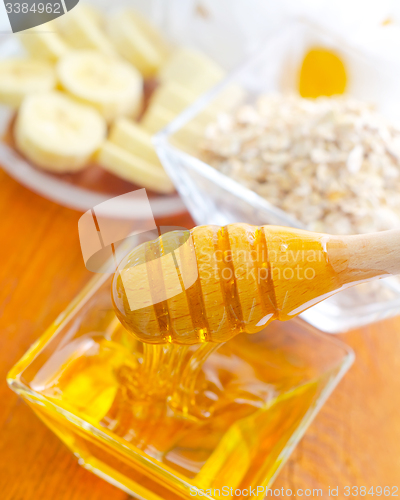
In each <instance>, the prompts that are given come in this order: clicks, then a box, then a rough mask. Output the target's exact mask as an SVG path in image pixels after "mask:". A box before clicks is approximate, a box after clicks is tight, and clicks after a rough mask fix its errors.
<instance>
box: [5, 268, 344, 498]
mask: <svg viewBox="0 0 400 500" xmlns="http://www.w3.org/2000/svg"><path fill="white" fill-rule="evenodd" d="M110 286H111V278H110V275H107V274H103V275H97V276H96V277H95V278H94V279H93V280H92V281H91V282H90V283H89V284H88V285H87V286H86V288H85V289H84V290H83V291H82V292H81V293H80V294H79V295H78V296H77V297H76V299H75V300H73V301H72V302H71V304H70V305H69V307H68V308H67V309H66V310H65V312H63V313H62V314H61V315H60V316H59V317H58V318H57V320H56V321H55V322H54V324H53V325H52V326H51V327H50V328H49V329H48V330H47V331H46V332H45V333H44V334H43V336H42V337H41V338H40V339H39V340H38V341H37V342H36V343H35V344H34V345H33V346H32V347H31V348H30V349H29V351H28V352H27V353H26V354H25V355H24V356H23V358H22V359H21V360H20V361H19V362H18V363H17V364H16V365H15V366H14V368H13V369H12V370H11V371H10V373H9V375H8V383H9V385H10V387H11V388H12V389H13V390H14V391H15V392H17V393H18V394H19V395H20V396H21V397H22V398H23V399H24V400H25V402H26V403H27V404H28V405H29V406H30V407H31V408H32V410H33V411H34V412H35V413H36V414H37V415H38V416H39V418H40V419H41V420H42V421H43V422H44V423H45V424H46V425H47V426H48V427H49V428H50V429H51V430H52V431H53V432H54V433H55V434H56V435H57V436H58V437H59V438H60V439H61V440H62V441H63V442H64V443H65V444H66V446H67V447H68V448H69V449H70V450H71V451H72V452H73V453H74V455H75V456H76V457H77V459H78V461H79V463H80V464H81V465H82V466H83V467H85V468H86V469H88V470H90V471H92V472H93V473H95V474H97V475H98V476H100V477H102V478H103V479H105V480H106V481H108V482H110V483H111V484H114V485H115V486H117V487H119V488H121V489H122V490H124V491H125V492H127V493H128V494H130V495H132V496H134V497H135V498H139V499H146V500H161V499H163V500H169V499H189V498H192V497H193V495H194V494H195V493H194V492H196V491H197V493H198V494H200V493H203V492H204V495H203V496H204V498H209V499H213V498H221V497H225V498H232V496H231V494H230V493H229V494H228V495H225V494H222V492H225V493H226V491H227V490H226V488H229V492H230V488H233V490H236V489H241V490H244V489H246V488H249V487H250V486H251V487H257V486H258V487H259V488H267V487H269V486H271V484H272V482H273V480H274V478H275V477H276V475H277V474H278V471H279V470H280V468H281V467H282V466H283V464H284V463H285V462H286V460H287V459H288V457H289V455H290V453H291V452H292V450H293V448H294V447H295V446H296V444H297V443H298V441H299V440H300V439H301V437H302V436H303V434H304V432H305V431H306V429H307V427H308V426H309V424H310V423H311V421H312V420H313V418H314V417H315V415H316V414H317V412H318V411H319V409H320V408H321V406H322V405H323V404H324V402H325V401H326V399H327V398H328V396H329V395H330V394H331V392H332V391H333V389H334V388H335V386H336V385H337V383H338V382H339V380H340V379H341V378H342V376H343V375H344V374H345V372H346V371H347V370H348V368H349V367H350V365H351V363H352V361H353V353H352V351H351V350H350V349H349V348H348V347H347V346H345V345H344V344H342V343H341V342H339V341H337V340H336V339H334V338H333V337H330V336H327V335H325V334H323V333H321V332H320V331H318V330H317V329H315V328H314V327H312V326H310V325H309V324H307V323H306V322H304V321H302V320H301V319H295V320H292V321H290V322H286V323H279V322H274V323H272V324H271V325H270V326H268V328H267V329H265V330H264V331H262V332H260V333H258V334H256V335H247V336H246V335H239V336H237V337H235V338H234V339H233V340H231V341H230V342H228V343H227V344H224V345H221V346H220V348H219V349H218V350H217V351H216V352H213V353H212V354H211V356H209V358H208V359H207V360H206V362H205V363H204V365H203V368H202V372H201V374H200V375H201V377H203V379H202V380H203V382H202V384H201V385H200V389H199V391H200V392H201V394H200V393H197V394H196V398H198V397H200V396H204V397H202V407H201V408H200V407H199V405H197V404H196V402H195V404H194V408H193V409H194V411H191V412H189V413H186V414H184V413H182V412H181V413H179V412H178V410H176V409H174V407H173V406H172V405H171V406H170V407H169V408H168V412H166V414H165V418H164V417H163V418H162V419H159V418H158V417H157V415H156V414H157V406H155V405H153V404H150V406H149V407H148V411H147V410H143V408H144V406H140V408H141V411H140V412H138V411H137V408H138V406H137V401H136V400H135V398H138V397H141V396H137V394H140V391H139V393H138V392H137V391H136V392H135V391H134V390H133V385H132V384H133V382H132V380H133V374H134V372H135V370H137V369H139V368H140V364H141V363H142V361H143V344H140V343H139V342H137V341H135V340H133V337H131V336H130V334H128V333H127V332H126V331H125V330H124V329H123V328H122V327H121V326H120V323H119V322H118V320H117V319H116V317H115V314H114V311H113V308H112V303H111V296H110ZM138 367H139V368H138ZM149 380H150V383H149V387H150V390H153V389H154V388H155V387H156V381H157V380H158V381H159V380H160V378H154V379H149ZM161 380H162V378H161ZM139 389H140V388H139ZM142 392H143V393H146V394H148V393H147V392H146V389H144V388H143V391H142ZM135 394H136V396H135ZM196 401H197V399H196ZM196 410H199V411H197V412H196ZM143 412H144V413H143ZM171 422H172V423H171ZM171 425H172V427H170V426H171ZM146 429H147V431H146ZM149 429H150V430H149ZM146 432H147V434H146ZM224 486H225V490H223V487H224ZM200 490H201V491H200ZM263 491H264V490H261V489H259V490H258V495H256V496H255V497H254V498H260V499H261V498H264V493H263ZM244 495H245V492H244ZM235 498H241V497H240V496H235ZM243 498H244V497H243Z"/></svg>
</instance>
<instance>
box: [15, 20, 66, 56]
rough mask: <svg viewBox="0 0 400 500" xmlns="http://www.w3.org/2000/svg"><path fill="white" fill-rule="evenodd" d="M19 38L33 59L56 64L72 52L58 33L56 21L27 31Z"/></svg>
mask: <svg viewBox="0 0 400 500" xmlns="http://www.w3.org/2000/svg"><path fill="white" fill-rule="evenodd" d="M18 38H19V40H20V42H21V43H22V45H23V46H24V48H25V49H26V50H27V51H28V53H29V54H30V55H31V56H32V57H35V58H38V59H48V60H49V61H51V62H56V61H57V60H58V59H59V58H60V57H62V56H63V55H65V54H66V53H67V52H69V51H70V50H71V48H70V47H69V46H68V44H67V43H66V42H65V41H64V40H63V38H62V37H61V36H60V34H59V33H58V31H57V29H56V23H55V22H54V21H51V22H49V23H46V24H42V25H40V26H36V27H34V28H31V29H29V30H26V31H24V32H22V33H21V34H19V35H18Z"/></svg>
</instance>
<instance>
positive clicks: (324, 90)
mask: <svg viewBox="0 0 400 500" xmlns="http://www.w3.org/2000/svg"><path fill="white" fill-rule="evenodd" d="M346 85H347V74H346V68H345V66H344V63H343V61H342V60H341V59H340V57H339V56H338V55H337V54H336V53H335V52H333V51H331V50H329V49H326V48H322V47H315V48H312V49H310V50H309V51H308V52H307V53H306V55H305V57H304V59H303V63H302V66H301V69H300V75H299V92H300V95H301V97H306V98H316V97H319V96H333V95H338V94H343V93H344V92H345V90H346Z"/></svg>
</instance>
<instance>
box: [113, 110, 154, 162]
mask: <svg viewBox="0 0 400 500" xmlns="http://www.w3.org/2000/svg"><path fill="white" fill-rule="evenodd" d="M108 139H109V140H110V141H111V142H112V143H114V144H116V145H117V146H120V147H121V148H123V149H126V151H128V152H129V153H132V154H134V155H136V156H139V157H140V158H143V159H144V160H146V161H148V162H150V163H153V164H154V165H158V166H159V167H160V168H163V167H162V165H161V162H160V160H159V159H158V156H157V153H156V152H155V150H154V146H153V143H152V141H151V134H149V133H148V132H147V131H146V130H144V129H143V128H142V127H140V126H139V125H138V124H136V123H134V122H132V121H131V120H127V119H126V118H120V119H118V120H116V121H115V122H114V123H113V125H112V127H111V130H110V134H109V137H108Z"/></svg>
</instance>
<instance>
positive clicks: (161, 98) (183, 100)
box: [149, 80, 198, 114]
mask: <svg viewBox="0 0 400 500" xmlns="http://www.w3.org/2000/svg"><path fill="white" fill-rule="evenodd" d="M197 97H198V94H196V93H195V92H191V91H190V90H188V89H187V88H185V87H182V86H181V85H179V84H178V83H176V82H174V81H172V80H169V81H167V82H165V83H162V84H161V85H159V86H158V87H157V88H156V90H155V91H154V93H153V94H152V96H151V99H150V103H149V105H150V106H161V107H164V108H165V109H169V110H170V111H171V112H173V113H176V114H178V113H181V112H182V111H183V110H184V109H185V108H187V107H188V106H189V105H190V104H191V103H192V102H193V101H195V100H196V98H197Z"/></svg>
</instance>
